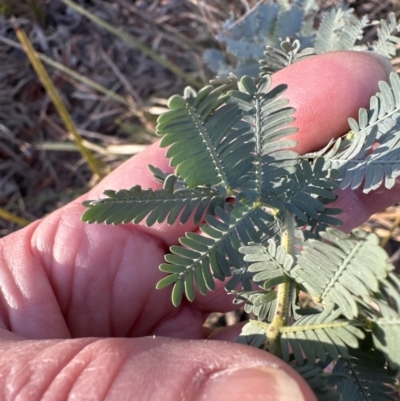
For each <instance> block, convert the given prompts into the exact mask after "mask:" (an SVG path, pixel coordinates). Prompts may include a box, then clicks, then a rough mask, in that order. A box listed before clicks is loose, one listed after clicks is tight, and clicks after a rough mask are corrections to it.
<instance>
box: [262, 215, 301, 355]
mask: <svg viewBox="0 0 400 401" xmlns="http://www.w3.org/2000/svg"><path fill="white" fill-rule="evenodd" d="M295 228H296V227H295V221H294V214H293V213H291V212H289V211H288V210H286V214H285V218H284V224H283V228H282V235H281V245H282V246H283V247H284V248H285V251H286V253H288V254H290V255H294V232H295ZM286 280H287V281H286V282H284V283H282V284H279V285H278V289H277V292H278V294H277V297H276V310H275V314H274V317H273V319H272V322H271V324H270V325H269V326H268V330H267V339H268V346H267V348H268V350H269V351H270V352H271V353H273V354H274V355H277V356H279V357H281V349H280V342H279V334H280V330H281V328H282V327H285V326H286V324H287V321H288V315H289V306H290V289H291V286H292V282H291V281H290V279H289V278H287V279H286Z"/></svg>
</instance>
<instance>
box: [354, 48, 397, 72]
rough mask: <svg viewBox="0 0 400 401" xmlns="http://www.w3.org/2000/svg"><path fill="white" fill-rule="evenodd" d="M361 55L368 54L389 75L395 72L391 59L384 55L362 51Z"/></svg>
mask: <svg viewBox="0 0 400 401" xmlns="http://www.w3.org/2000/svg"><path fill="white" fill-rule="evenodd" d="M361 53H363V54H367V55H368V56H370V57H372V58H374V59H375V60H376V61H377V62H378V63H379V64H380V65H381V66H382V67H383V68H384V70H385V71H386V73H387V74H388V75H389V74H390V73H391V72H393V71H394V69H393V66H392V64H391V63H390V61H389V59H388V58H386V57H385V56H383V55H382V54H380V53H377V52H373V51H362V52H361Z"/></svg>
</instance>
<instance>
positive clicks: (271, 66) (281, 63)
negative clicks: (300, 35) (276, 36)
mask: <svg viewBox="0 0 400 401" xmlns="http://www.w3.org/2000/svg"><path fill="white" fill-rule="evenodd" d="M314 54H315V49H314V48H312V47H308V48H305V49H303V50H301V51H300V41H299V40H298V39H296V40H294V41H293V43H292V42H290V41H289V40H285V41H283V42H282V43H281V44H280V48H275V47H272V46H267V47H266V49H265V51H264V58H263V59H261V60H260V71H261V75H262V76H264V75H266V74H273V73H274V72H277V71H279V70H282V69H283V68H285V67H287V66H289V65H291V64H294V63H296V62H297V61H300V60H304V59H305V58H307V57H310V56H312V55H314Z"/></svg>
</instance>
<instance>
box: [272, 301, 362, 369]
mask: <svg viewBox="0 0 400 401" xmlns="http://www.w3.org/2000/svg"><path fill="white" fill-rule="evenodd" d="M340 314H341V312H340V310H339V309H337V310H333V307H332V305H330V306H328V308H327V309H326V310H324V311H323V312H322V313H317V314H313V315H308V316H303V317H301V318H299V319H298V320H296V321H295V322H294V324H293V325H292V326H288V327H282V328H281V329H280V332H281V347H282V357H283V359H285V360H287V361H288V360H289V359H290V354H291V352H292V353H293V355H294V358H295V359H296V361H297V362H298V363H300V364H302V363H303V362H304V357H305V358H306V359H307V360H308V361H309V362H314V361H315V360H316V359H319V360H320V361H325V360H326V358H327V357H328V356H329V357H331V358H332V359H336V358H338V356H339V355H341V356H344V357H347V356H348V350H347V349H348V347H352V348H357V347H358V342H359V340H361V339H363V338H364V337H365V335H364V333H363V332H362V331H361V330H360V329H359V328H358V327H356V326H354V325H353V324H352V322H350V321H348V320H345V319H340V318H339V316H340ZM290 348H291V350H292V351H291V352H290Z"/></svg>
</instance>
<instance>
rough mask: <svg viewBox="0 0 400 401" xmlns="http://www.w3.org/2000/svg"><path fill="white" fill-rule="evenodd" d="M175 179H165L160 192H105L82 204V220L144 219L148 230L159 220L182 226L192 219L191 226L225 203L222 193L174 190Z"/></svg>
mask: <svg viewBox="0 0 400 401" xmlns="http://www.w3.org/2000/svg"><path fill="white" fill-rule="evenodd" d="M176 178H177V177H176V176H174V175H170V176H168V177H167V179H166V180H165V185H164V187H165V188H164V189H161V190H155V191H153V190H152V189H146V190H143V189H142V188H141V187H140V185H136V186H134V187H133V188H131V189H129V190H121V191H111V190H108V191H105V192H104V195H106V196H107V198H104V199H100V200H96V201H88V202H85V203H84V205H85V206H86V207H88V209H87V210H86V212H85V213H84V214H83V216H82V220H83V221H86V222H88V223H103V222H104V223H106V224H120V223H130V222H133V223H135V224H137V223H140V222H141V221H142V220H145V221H146V225H147V226H149V227H150V226H152V225H153V224H155V223H162V222H163V221H167V223H168V224H174V223H175V221H176V220H178V219H179V222H180V223H181V224H184V223H186V222H187V221H188V220H189V219H190V218H191V217H192V219H193V222H194V224H199V223H200V221H201V219H202V218H203V215H204V213H205V212H206V211H208V212H209V213H213V212H214V209H215V207H216V206H218V205H219V206H222V205H223V204H224V203H225V197H226V195H225V193H224V192H223V193H218V191H216V190H213V189H210V188H199V189H193V190H189V189H178V190H176V191H174V188H173V184H174V182H175V181H176ZM169 186H172V187H170V188H169Z"/></svg>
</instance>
